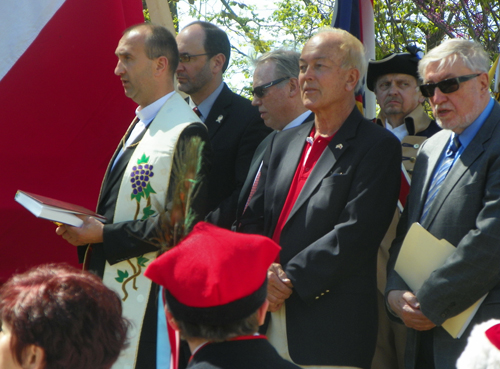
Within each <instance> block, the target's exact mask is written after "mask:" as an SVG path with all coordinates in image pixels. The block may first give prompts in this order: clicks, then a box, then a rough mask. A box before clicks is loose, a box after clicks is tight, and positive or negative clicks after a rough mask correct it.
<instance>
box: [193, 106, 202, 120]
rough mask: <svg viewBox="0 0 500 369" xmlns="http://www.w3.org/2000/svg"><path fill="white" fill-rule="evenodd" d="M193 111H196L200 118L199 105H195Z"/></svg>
mask: <svg viewBox="0 0 500 369" xmlns="http://www.w3.org/2000/svg"><path fill="white" fill-rule="evenodd" d="M193 111H194V112H195V113H196V115H197V116H198V118H201V112H200V109H198V107H197V106H195V107H194V108H193Z"/></svg>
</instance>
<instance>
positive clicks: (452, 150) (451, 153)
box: [420, 135, 461, 223]
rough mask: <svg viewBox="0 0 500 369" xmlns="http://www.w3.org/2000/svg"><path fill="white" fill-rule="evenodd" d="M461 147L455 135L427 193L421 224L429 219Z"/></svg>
mask: <svg viewBox="0 0 500 369" xmlns="http://www.w3.org/2000/svg"><path fill="white" fill-rule="evenodd" d="M460 146H461V143H460V140H459V138H458V136H457V135H454V137H453V139H452V140H451V142H450V144H449V146H448V150H446V155H445V157H444V158H443V161H442V162H441V165H440V166H439V168H438V169H437V170H436V173H435V174H434V177H433V178H432V183H431V185H430V187H429V192H427V199H426V200H425V204H424V211H423V212H422V216H421V217H420V223H422V222H423V221H424V219H425V218H426V217H427V214H428V213H429V209H430V207H431V204H432V201H433V200H434V199H435V198H436V195H437V193H438V192H439V189H440V188H441V185H442V184H443V182H444V179H445V178H446V175H447V174H448V172H449V171H450V169H451V167H452V165H453V162H454V160H455V155H456V154H457V151H458V149H459V148H460Z"/></svg>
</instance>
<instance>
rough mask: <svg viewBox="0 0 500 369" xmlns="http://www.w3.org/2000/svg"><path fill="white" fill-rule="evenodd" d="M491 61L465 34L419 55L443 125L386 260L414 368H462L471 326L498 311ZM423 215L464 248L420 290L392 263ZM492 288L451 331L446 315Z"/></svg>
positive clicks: (498, 166)
mask: <svg viewBox="0 0 500 369" xmlns="http://www.w3.org/2000/svg"><path fill="white" fill-rule="evenodd" d="M488 69H489V59H488V55H487V54H486V53H485V52H484V50H483V48H482V47H481V46H480V45H479V44H477V43H475V42H472V41H467V40H458V39H453V40H447V41H445V42H443V43H442V44H441V45H440V46H438V47H436V48H435V49H433V50H431V51H430V52H429V53H428V54H427V55H426V56H424V58H423V59H422V60H421V62H420V64H419V74H420V76H421V77H422V79H423V81H424V84H423V85H422V86H420V90H421V92H422V94H423V95H424V96H425V97H428V98H429V101H430V104H431V106H432V109H433V112H434V116H435V117H436V119H437V122H438V123H439V124H440V126H441V127H442V128H443V131H441V132H439V133H437V134H435V135H434V136H433V137H431V138H429V139H428V140H427V141H426V142H425V143H424V144H423V146H422V148H421V150H420V153H419V155H418V157H417V162H416V164H415V169H414V175H413V178H412V186H411V190H410V194H409V197H408V201H407V205H406V208H405V210H404V212H403V216H402V218H401V221H400V224H399V226H398V236H397V238H396V240H395V242H394V243H393V245H392V248H391V258H390V261H389V265H388V282H387V289H386V297H387V302H388V307H389V310H390V313H391V314H392V317H393V318H394V319H400V320H401V321H402V322H404V324H405V325H406V326H407V327H408V328H409V330H408V341H407V347H406V358H405V367H406V368H409V369H410V368H411V369H413V368H425V369H432V368H437V369H452V368H455V363H456V360H457V358H458V357H459V355H460V353H461V352H462V351H463V349H464V347H465V344H466V339H467V337H468V336H469V334H470V330H471V328H472V327H473V326H474V325H475V324H477V323H480V322H483V321H486V320H489V319H491V318H500V268H499V265H500V144H499V142H500V126H499V123H500V106H499V105H498V103H497V102H495V101H494V100H493V99H492V98H491V97H490V94H489V80H488ZM443 178H444V180H443ZM415 222H420V223H421V224H422V226H423V227H424V228H425V229H427V231H429V232H430V233H431V234H432V235H434V236H435V237H437V238H438V239H446V240H448V241H449V242H450V243H451V244H453V245H454V246H455V247H456V251H455V252H454V253H453V254H452V255H451V256H450V257H449V258H448V259H447V260H446V262H445V263H444V265H443V266H442V267H440V268H438V269H437V270H435V271H434V272H433V273H432V274H431V276H430V277H429V278H428V279H427V280H426V281H425V283H424V284H423V286H422V288H421V289H420V290H418V291H413V292H412V291H410V289H409V287H408V286H407V285H406V284H405V282H404V281H403V280H402V278H401V277H400V276H399V275H398V273H396V272H395V271H394V265H395V262H396V259H397V256H398V253H399V250H400V248H401V244H402V241H403V239H404V236H405V234H406V232H407V230H408V229H409V227H410V226H411V225H412V224H413V223H415ZM486 293H488V296H487V298H486V299H485V300H484V302H483V303H482V304H481V306H480V307H479V310H478V311H477V313H476V314H475V316H474V318H473V320H472V322H471V323H470V325H469V327H468V328H467V330H466V331H465V332H464V333H463V335H462V336H461V338H459V339H453V338H452V337H451V336H450V335H449V334H448V333H447V332H446V331H445V330H444V329H443V328H442V327H441V325H442V324H443V322H444V321H446V320H447V319H449V318H451V317H454V316H456V315H457V314H459V313H461V312H463V311H464V310H466V309H467V308H468V307H470V306H471V305H472V304H473V303H475V302H476V301H477V300H479V299H480V298H481V297H482V296H483V295H485V294H486Z"/></svg>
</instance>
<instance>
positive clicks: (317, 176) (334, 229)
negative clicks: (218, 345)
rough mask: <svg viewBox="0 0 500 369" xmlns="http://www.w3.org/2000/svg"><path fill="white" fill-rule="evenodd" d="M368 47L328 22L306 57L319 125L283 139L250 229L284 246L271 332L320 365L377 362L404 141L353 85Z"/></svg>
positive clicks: (299, 357) (253, 206) (308, 90)
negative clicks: (367, 114) (370, 115)
mask: <svg viewBox="0 0 500 369" xmlns="http://www.w3.org/2000/svg"><path fill="white" fill-rule="evenodd" d="M366 67H367V63H366V59H365V53H364V47H363V45H362V44H361V42H360V41H359V40H358V39H357V38H356V37H354V36H353V35H351V34H349V33H348V32H346V31H344V30H340V29H336V28H327V29H325V30H323V31H321V32H319V33H318V34H316V35H315V36H313V37H312V38H311V39H310V40H309V41H308V42H307V43H306V45H305V46H304V48H303V50H302V53H301V57H300V60H299V70H300V73H299V85H300V90H301V97H302V103H303V104H304V106H305V107H306V108H307V109H310V110H311V111H312V112H313V113H314V114H315V119H314V121H311V122H306V123H304V124H302V125H300V126H299V127H297V128H294V129H290V130H286V131H283V132H280V133H279V134H276V135H274V137H273V139H272V141H271V142H270V143H269V145H268V147H267V150H266V153H265V154H264V160H263V164H262V171H261V178H260V180H259V185H258V186H257V190H256V192H255V194H254V196H253V197H252V200H251V201H250V204H249V206H248V208H247V210H246V211H245V213H244V214H243V216H242V220H241V227H240V230H241V231H243V232H246V233H261V234H264V235H266V236H268V237H271V238H272V239H273V240H274V241H276V242H277V243H279V245H280V246H281V247H282V249H281V252H280V255H279V258H277V260H276V261H275V263H273V265H272V266H271V268H270V271H269V273H268V280H269V285H268V295H267V299H268V301H269V303H270V307H269V310H270V311H271V312H272V313H271V319H270V323H269V327H268V329H267V332H266V334H267V336H268V338H269V340H270V342H271V344H273V345H274V346H275V347H276V348H277V349H278V351H279V352H280V354H281V355H282V356H283V357H285V358H287V359H290V360H292V361H293V362H294V363H296V364H298V365H300V366H304V367H307V368H311V369H316V368H339V367H340V368H351V369H352V368H364V369H366V368H369V367H370V364H371V361H372V357H373V352H374V350H375V341H376V337H377V295H376V287H375V286H376V262H377V249H378V247H379V245H380V242H381V241H382V238H383V236H384V234H385V232H386V231H387V228H388V226H389V224H390V222H391V219H392V217H393V214H394V208H395V206H396V201H397V197H398V193H399V184H400V177H401V175H400V166H401V147H400V143H399V141H398V139H397V138H396V137H395V136H394V135H393V134H392V133H390V132H387V130H384V129H383V128H382V127H379V126H377V125H375V124H373V123H372V122H371V121H369V120H367V119H365V118H363V116H362V115H361V113H360V112H359V110H358V109H357V107H356V99H355V92H356V91H357V90H358V89H359V88H360V87H361V86H362V77H363V75H364V74H365V72H366Z"/></svg>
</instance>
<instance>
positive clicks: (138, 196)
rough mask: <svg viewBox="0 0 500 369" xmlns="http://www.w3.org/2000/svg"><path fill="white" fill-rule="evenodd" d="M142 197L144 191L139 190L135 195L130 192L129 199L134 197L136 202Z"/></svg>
mask: <svg viewBox="0 0 500 369" xmlns="http://www.w3.org/2000/svg"><path fill="white" fill-rule="evenodd" d="M143 197H146V196H145V195H144V191H142V192H139V193H138V194H137V195H134V194H133V193H131V194H130V200H134V199H135V201H137V202H138V203H140V202H141V198H143Z"/></svg>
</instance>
